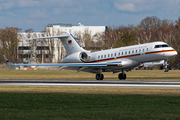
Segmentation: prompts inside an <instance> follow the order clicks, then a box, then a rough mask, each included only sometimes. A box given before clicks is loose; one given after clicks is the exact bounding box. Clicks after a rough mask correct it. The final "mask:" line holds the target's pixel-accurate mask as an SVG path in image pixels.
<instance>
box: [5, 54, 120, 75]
mask: <svg viewBox="0 0 180 120" xmlns="http://www.w3.org/2000/svg"><path fill="white" fill-rule="evenodd" d="M3 57H4V59H5V60H6V63H7V64H9V65H14V66H26V67H27V66H37V67H38V66H44V67H49V66H51V67H59V69H58V71H59V70H61V69H63V68H64V67H79V68H80V67H83V68H85V67H106V66H122V62H110V63H59V64H13V63H11V62H10V61H9V60H8V59H7V58H6V56H5V55H3Z"/></svg>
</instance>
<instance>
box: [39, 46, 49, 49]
mask: <svg viewBox="0 0 180 120" xmlns="http://www.w3.org/2000/svg"><path fill="white" fill-rule="evenodd" d="M36 50H49V46H37V48H36Z"/></svg>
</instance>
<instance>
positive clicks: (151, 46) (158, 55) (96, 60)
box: [4, 32, 177, 80]
mask: <svg viewBox="0 0 180 120" xmlns="http://www.w3.org/2000/svg"><path fill="white" fill-rule="evenodd" d="M48 38H59V39H61V41H62V43H63V45H64V47H65V49H66V52H67V54H68V56H67V57H66V58H64V60H63V63H61V64H13V65H15V66H53V67H58V70H57V71H59V70H61V69H69V70H76V71H77V72H80V71H85V72H90V73H95V74H96V79H97V80H103V78H104V75H103V72H113V73H117V72H121V73H120V74H119V75H118V78H119V79H120V80H122V79H123V80H125V79H126V74H125V72H124V71H129V70H131V69H133V68H135V67H137V66H142V65H143V64H144V63H146V62H152V61H159V60H164V63H159V64H164V66H165V68H164V71H165V72H167V71H168V68H167V60H169V59H171V58H173V57H174V56H176V55H177V52H176V51H175V50H174V49H173V48H172V47H170V46H169V45H168V44H166V43H164V42H152V43H146V44H139V45H132V46H127V47H120V48H114V49H108V50H101V51H97V52H90V51H87V50H84V49H83V48H82V47H81V46H80V44H79V43H78V42H77V41H76V39H75V38H74V37H73V36H72V34H69V33H66V32H65V33H63V34H62V35H60V36H51V37H41V38H32V39H48ZM4 58H5V59H6V62H8V63H9V60H8V59H7V58H6V57H5V56H4ZM9 64H12V63H9ZM150 65H153V64H150Z"/></svg>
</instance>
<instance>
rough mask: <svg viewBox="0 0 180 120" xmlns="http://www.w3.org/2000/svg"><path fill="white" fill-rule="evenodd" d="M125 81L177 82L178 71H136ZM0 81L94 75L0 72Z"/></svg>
mask: <svg viewBox="0 0 180 120" xmlns="http://www.w3.org/2000/svg"><path fill="white" fill-rule="evenodd" d="M103 74H104V78H105V79H104V80H118V73H116V74H112V73H103ZM126 74H127V80H153V81H156V80H157V81H160V80H161V81H179V80H180V70H171V71H169V72H163V70H136V71H134V70H133V71H130V72H127V73H126ZM0 79H63V80H69V79H70V80H95V74H92V73H86V72H79V73H76V71H67V70H62V71H59V72H56V70H0Z"/></svg>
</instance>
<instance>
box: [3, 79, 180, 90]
mask: <svg viewBox="0 0 180 120" xmlns="http://www.w3.org/2000/svg"><path fill="white" fill-rule="evenodd" d="M0 86H55V87H62V86H67V87H68V86H74V87H141V88H180V82H179V81H174V82H171V81H112V80H104V81H95V80H34V79H33V80H28V79H27V80H19V79H0Z"/></svg>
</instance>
